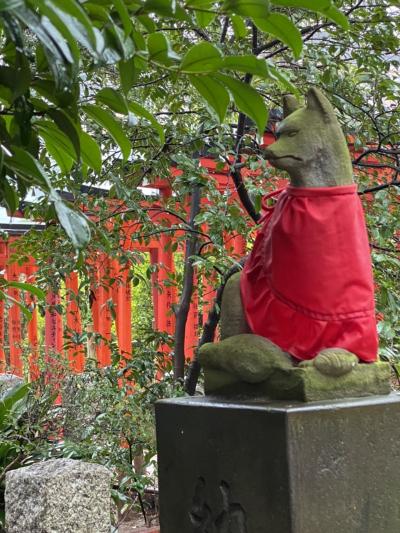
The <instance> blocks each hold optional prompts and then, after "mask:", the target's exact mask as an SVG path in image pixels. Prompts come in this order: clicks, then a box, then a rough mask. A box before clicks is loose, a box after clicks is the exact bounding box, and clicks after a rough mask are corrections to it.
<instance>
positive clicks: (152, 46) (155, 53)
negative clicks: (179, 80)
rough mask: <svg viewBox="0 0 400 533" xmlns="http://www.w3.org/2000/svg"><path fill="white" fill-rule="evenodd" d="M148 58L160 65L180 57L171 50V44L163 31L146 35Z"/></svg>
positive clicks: (170, 62)
mask: <svg viewBox="0 0 400 533" xmlns="http://www.w3.org/2000/svg"><path fill="white" fill-rule="evenodd" d="M147 48H148V50H149V59H150V60H151V61H155V62H156V63H161V64H162V65H167V66H169V65H171V64H172V63H173V62H174V60H179V59H180V57H179V56H178V55H177V54H176V53H175V52H174V51H173V50H172V48H171V44H170V42H169V40H168V39H167V37H166V36H165V35H164V34H163V33H150V35H149V36H148V37H147Z"/></svg>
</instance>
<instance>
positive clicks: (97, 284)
mask: <svg viewBox="0 0 400 533" xmlns="http://www.w3.org/2000/svg"><path fill="white" fill-rule="evenodd" d="M266 135H268V134H266ZM272 138H273V137H272V135H271V140H270V139H268V140H269V142H271V141H272ZM268 144H269V143H268ZM200 163H201V166H202V167H204V168H206V169H207V172H208V174H209V176H210V178H212V179H215V180H216V182H217V186H218V188H219V189H220V190H221V191H226V190H229V192H230V194H231V196H232V199H233V201H235V200H236V199H237V194H236V191H235V189H234V186H233V184H232V183H231V181H230V178H229V176H228V168H225V169H223V170H222V171H218V172H217V170H216V167H217V163H216V161H215V160H213V159H211V158H206V157H204V158H201V159H200ZM179 172H180V171H178V170H177V169H174V168H172V169H171V175H172V177H174V176H176V175H177V174H178V173H179ZM253 174H254V173H253ZM149 187H154V188H158V189H159V190H160V196H161V199H160V200H161V201H160V210H159V212H155V214H154V215H153V218H156V217H158V216H159V217H160V218H162V219H163V220H164V221H166V220H167V221H168V220H169V222H170V223H171V224H172V223H173V222H174V220H173V218H171V216H170V215H168V214H166V213H164V212H163V210H162V200H163V199H164V198H169V197H170V196H171V187H170V183H169V182H168V181H167V180H156V182H155V183H153V184H151V185H149ZM20 216H22V215H20ZM178 231H179V230H178ZM22 232H23V231H21V233H22ZM131 233H132V229H131V228H130V227H129V223H127V224H125V225H124V247H127V248H130V249H136V250H139V251H142V252H148V253H149V254H150V260H151V263H152V264H158V266H159V268H158V271H157V273H156V274H154V275H153V291H152V296H153V308H154V325H155V329H157V330H159V331H165V332H167V333H168V334H170V335H172V334H173V331H174V322H175V317H174V313H173V310H172V307H173V305H174V304H176V303H177V294H176V289H175V288H174V287H171V286H170V284H167V283H165V282H166V280H167V279H168V278H169V274H173V273H174V270H175V267H174V254H173V252H172V249H171V244H172V242H173V236H171V234H170V233H166V232H165V233H161V234H160V236H159V237H158V238H155V237H154V238H152V239H151V240H150V242H149V243H148V244H146V245H142V244H138V243H132V241H131V240H130V238H129V236H130V234H131ZM17 238H18V236H17V235H14V236H11V237H10V239H9V240H8V241H7V242H0V269H1V270H2V271H4V272H5V277H6V279H7V280H14V281H21V280H26V281H27V282H30V283H34V281H35V270H36V267H35V264H34V261H33V259H31V260H30V262H29V263H26V264H24V265H18V264H17V263H11V262H10V261H9V259H10V256H11V255H12V249H13V242H14V241H15V240H16V239H17ZM228 245H229V248H230V250H231V253H232V255H233V256H235V257H237V258H239V257H242V256H243V255H244V253H245V250H246V241H245V239H244V238H243V237H242V236H240V235H235V236H233V237H232V236H231V237H230V238H229V244H228ZM92 263H93V271H94V279H93V281H92V297H93V298H92V305H91V313H92V323H93V327H92V328H91V330H90V331H88V334H89V335H91V336H92V341H91V342H89V343H88V352H89V356H90V353H91V352H92V353H93V352H94V353H95V356H96V358H97V361H98V364H99V365H100V366H107V365H109V364H110V363H111V352H110V347H109V341H110V340H111V332H112V322H113V319H112V316H111V311H110V308H109V305H108V303H109V302H110V301H111V302H112V303H113V306H114V309H115V329H116V336H117V340H118V348H119V351H120V353H121V354H122V355H124V356H125V357H127V358H129V357H131V356H132V332H131V303H132V293H131V285H130V282H129V269H128V268H125V267H122V265H120V264H119V262H118V261H117V260H116V259H111V258H109V257H107V256H106V255H105V254H99V255H98V256H97V257H96V258H95V259H92ZM106 278H114V279H115V280H116V281H115V283H114V285H113V286H107V284H105V283H102V280H104V279H106ZM198 281H199V280H197V282H198ZM78 285H79V280H78V275H77V273H76V272H72V273H71V274H70V275H69V276H68V277H67V278H66V279H65V288H66V296H65V305H66V312H65V320H64V323H63V317H62V315H61V314H60V313H59V312H58V311H57V307H58V306H59V305H60V303H61V297H60V294H59V292H58V291H56V292H54V291H52V290H49V292H48V293H47V296H46V304H47V305H46V314H45V335H44V337H45V338H44V341H45V342H44V345H45V352H46V355H47V356H51V353H54V352H56V353H62V352H63V350H64V348H65V353H66V355H67V356H68V360H69V363H70V366H71V368H72V370H74V371H75V372H82V371H83V370H84V368H85V349H84V346H83V345H82V343H79V342H73V339H74V338H75V339H76V338H77V337H79V336H80V335H81V334H82V321H81V316H80V310H79V306H78V303H77V295H78ZM157 286H160V287H162V289H163V290H162V291H161V292H159V291H158V289H157ZM204 286H205V288H204V291H203V292H204V298H203V313H204V314H205V315H207V313H208V311H209V309H210V307H211V305H212V302H213V299H214V289H213V287H212V283H210V281H209V280H205V281H204ZM9 293H10V296H11V297H12V298H14V300H15V301H16V302H18V301H19V298H20V291H19V290H18V289H14V288H12V289H10V291H9ZM29 298H30V302H29V303H30V306H31V307H32V318H31V320H30V321H29V323H28V324H27V332H26V333H24V334H23V332H22V321H21V310H20V308H19V306H18V303H14V304H12V305H11V307H10V309H9V312H8V340H9V342H8V344H9V356H8V358H7V357H6V351H5V349H4V339H5V337H6V335H5V331H4V323H5V306H4V302H0V371H4V370H5V369H6V368H7V370H9V371H12V372H14V373H16V374H18V375H21V374H22V371H23V361H22V344H23V343H25V345H26V340H25V339H26V337H27V339H28V346H29V351H30V357H29V361H30V373H31V376H32V377H35V376H36V375H37V373H38V368H37V365H36V359H37V355H38V350H39V340H38V320H37V309H36V307H35V306H34V298H32V297H29ZM198 325H199V297H198V288H197V286H195V290H194V293H193V297H192V303H191V306H190V312H189V316H188V321H187V325H186V337H185V353H186V356H187V357H189V358H191V357H192V356H193V352H194V347H195V346H196V344H197V337H198ZM96 334H97V335H98V336H99V337H100V339H101V340H100V342H99V343H98V344H95V343H94V342H93V337H94V336H95V335H96ZM71 337H72V338H71ZM68 338H69V339H68ZM65 339H68V341H67V343H65V342H64V341H65ZM7 359H8V361H7Z"/></svg>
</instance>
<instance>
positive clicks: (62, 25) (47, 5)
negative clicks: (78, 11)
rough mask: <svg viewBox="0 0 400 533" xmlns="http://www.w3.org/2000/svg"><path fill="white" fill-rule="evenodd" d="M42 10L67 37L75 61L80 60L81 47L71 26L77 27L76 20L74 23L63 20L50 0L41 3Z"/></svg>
mask: <svg viewBox="0 0 400 533" xmlns="http://www.w3.org/2000/svg"><path fill="white" fill-rule="evenodd" d="M40 12H41V14H42V15H45V16H46V17H48V19H49V20H50V21H51V23H52V24H53V25H54V26H55V27H56V28H57V30H58V31H59V32H60V34H61V35H62V36H63V37H64V38H65V40H66V41H67V43H68V47H69V50H70V51H71V53H72V56H73V59H74V61H78V60H79V57H80V51H79V47H78V45H77V43H76V39H75V36H74V35H73V33H72V32H71V28H72V29H73V28H74V27H75V23H76V21H75V20H73V21H72V24H71V23H68V21H65V20H63V17H62V16H61V17H60V15H59V13H58V10H57V8H56V7H55V6H53V5H52V4H51V2H50V1H49V0H45V1H44V2H42V3H41V5H40ZM61 13H62V14H63V12H61Z"/></svg>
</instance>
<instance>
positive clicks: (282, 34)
mask: <svg viewBox="0 0 400 533" xmlns="http://www.w3.org/2000/svg"><path fill="white" fill-rule="evenodd" d="M253 21H254V24H255V25H256V26H257V28H259V29H260V30H261V31H263V32H265V33H270V34H271V35H275V37H278V39H279V40H280V41H282V42H284V43H285V44H287V45H288V46H289V47H290V48H291V49H292V50H293V53H294V56H295V57H296V59H298V58H299V57H300V55H301V51H302V49H303V39H302V37H301V33H300V31H299V30H298V29H297V28H296V26H295V25H294V24H293V22H292V21H291V20H290V19H289V18H288V17H287V16H286V15H282V14H281V13H271V14H269V15H268V17H266V18H263V19H256V18H255V19H253Z"/></svg>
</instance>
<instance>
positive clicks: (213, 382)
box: [205, 362, 391, 402]
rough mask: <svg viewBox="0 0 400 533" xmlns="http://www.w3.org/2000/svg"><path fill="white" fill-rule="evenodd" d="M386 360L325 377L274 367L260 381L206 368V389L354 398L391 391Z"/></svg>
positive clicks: (287, 396)
mask: <svg viewBox="0 0 400 533" xmlns="http://www.w3.org/2000/svg"><path fill="white" fill-rule="evenodd" d="M389 378H390V365H389V364H388V363H383V362H379V363H373V364H358V365H357V366H356V367H355V368H354V369H353V370H352V371H351V372H349V373H347V374H345V375H343V376H339V377H337V376H327V375H325V374H322V373H321V372H319V371H318V370H317V369H316V368H315V367H312V366H305V367H291V368H280V369H276V370H275V371H274V372H273V373H272V374H271V375H270V377H269V378H268V379H266V380H265V381H263V382H259V383H255V384H251V383H245V382H243V381H240V380H239V379H238V378H236V377H235V376H234V375H232V374H230V373H228V372H226V371H225V372H224V371H223V370H215V369H211V368H206V369H205V392H206V394H211V395H217V396H218V395H220V396H230V397H232V396H245V397H264V398H267V399H271V400H297V401H302V402H310V401H321V400H334V399H341V398H357V397H362V396H374V395H380V394H389V393H390V390H391V389H390V382H389Z"/></svg>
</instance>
